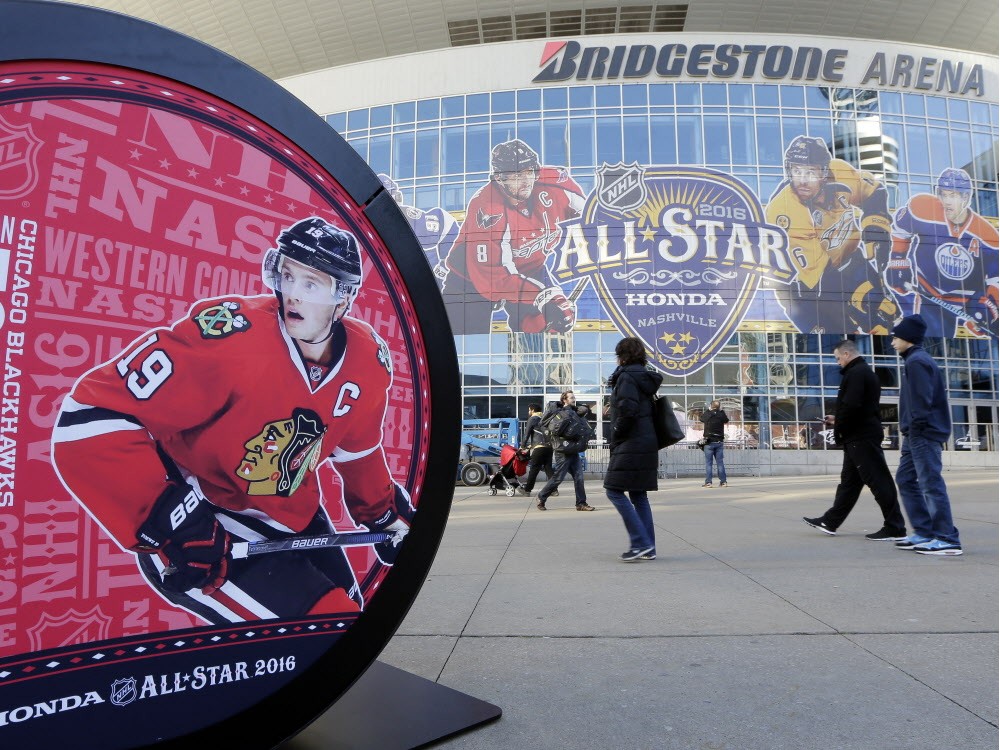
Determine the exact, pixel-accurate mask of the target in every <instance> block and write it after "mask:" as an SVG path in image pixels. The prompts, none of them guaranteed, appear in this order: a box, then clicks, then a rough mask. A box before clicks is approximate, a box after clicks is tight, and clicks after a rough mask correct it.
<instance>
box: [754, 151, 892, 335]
mask: <svg viewBox="0 0 1000 750" xmlns="http://www.w3.org/2000/svg"><path fill="white" fill-rule="evenodd" d="M767 219H768V221H769V222H770V223H772V224H777V225H778V226H779V227H781V228H782V229H784V230H785V232H786V233H787V234H788V240H789V249H790V251H791V256H792V258H793V261H794V262H795V263H796V265H797V267H798V268H797V274H796V276H795V278H794V279H793V280H792V282H791V284H789V285H788V286H787V287H782V286H777V287H775V295H776V296H777V298H778V301H779V303H780V304H781V306H782V307H783V308H784V310H785V313H786V314H787V315H788V318H789V320H791V321H792V323H793V324H794V325H795V326H796V328H798V329H799V331H801V332H803V333H822V332H831V333H881V334H886V333H888V331H889V328H890V327H891V326H892V323H893V320H894V319H895V318H896V317H897V316H898V312H897V310H896V305H895V304H894V303H893V301H892V297H891V295H890V294H889V293H888V292H887V290H885V289H884V287H883V283H882V278H881V276H880V275H879V272H878V270H877V269H878V268H881V267H882V266H884V264H885V262H886V259H887V257H888V254H889V244H890V238H889V211H888V207H887V204H886V190H885V188H884V187H883V186H882V185H881V184H880V183H879V182H878V180H876V179H875V178H874V177H873V176H872V175H870V174H868V173H867V172H862V171H859V170H857V169H855V168H854V167H852V166H851V165H850V164H848V163H847V162H845V161H843V160H841V159H834V158H831V156H830V152H829V150H828V149H827V146H826V144H825V143H824V142H823V140H822V139H820V138H810V137H808V136H797V137H796V138H794V139H793V140H792V142H791V143H790V144H789V145H788V148H787V149H786V150H785V181H784V182H782V183H781V185H779V186H778V189H777V190H776V191H775V193H774V195H772V196H771V199H770V200H769V201H768V204H767Z"/></svg>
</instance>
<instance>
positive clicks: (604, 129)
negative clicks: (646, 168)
mask: <svg viewBox="0 0 1000 750" xmlns="http://www.w3.org/2000/svg"><path fill="white" fill-rule="evenodd" d="M621 160H622V120H621V118H620V117H598V118H597V164H601V163H602V162H603V163H606V164H617V163H618V162H620V161H621Z"/></svg>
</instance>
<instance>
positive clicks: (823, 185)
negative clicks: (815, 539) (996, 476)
mask: <svg viewBox="0 0 1000 750" xmlns="http://www.w3.org/2000/svg"><path fill="white" fill-rule="evenodd" d="M121 5H122V7H123V8H124V3H122V4H121ZM217 5H218V6H221V7H222V8H223V9H224V8H225V6H226V3H219V4H216V3H213V7H214V8H215V9H214V10H213V13H215V14H216V20H218V21H219V29H216V26H215V25H213V24H208V26H207V31H206V29H205V28H204V27H199V26H197V25H196V24H194V23H193V19H191V18H190V17H186V18H183V19H179V18H174V19H163V18H158V17H157V16H156V13H155V12H149V13H147V14H146V17H148V18H150V19H151V20H159V21H160V22H164V23H167V25H173V26H174V27H175V28H179V29H180V30H185V31H191V32H201V33H196V35H198V36H201V37H202V38H203V39H205V40H206V41H209V42H211V43H214V44H216V45H217V46H220V47H222V48H223V49H229V50H230V51H232V52H234V54H237V55H238V56H240V57H242V58H243V59H245V60H247V61H248V62H250V63H251V64H254V65H256V66H257V67H259V68H261V69H262V70H264V72H266V73H268V74H269V75H272V76H274V77H276V78H278V79H279V82H280V83H281V84H282V85H284V86H285V87H287V88H288V89H289V90H290V91H291V92H292V93H294V94H295V95H297V96H298V97H299V98H301V99H302V100H303V101H305V102H306V103H307V104H308V105H310V106H311V107H312V108H313V109H314V110H315V111H317V112H318V113H320V114H321V115H323V116H324V117H325V118H326V119H327V121H328V122H329V124H330V126H331V127H333V128H334V129H336V130H337V132H339V133H340V134H341V135H342V136H343V137H344V138H345V139H347V141H348V142H349V143H350V144H351V145H352V146H353V147H354V148H355V149H356V150H357V151H358V152H359V153H360V154H361V155H362V156H363V157H364V158H365V159H366V160H367V161H368V163H369V164H370V165H371V167H372V169H373V170H374V171H376V172H377V173H380V174H382V175H383V176H384V183H385V184H386V186H387V188H388V189H390V190H392V191H393V192H394V194H395V196H396V198H397V200H398V202H399V203H400V204H401V205H402V206H403V210H404V211H405V212H406V214H407V216H408V218H409V219H410V222H411V224H412V226H413V228H414V231H415V232H416V234H417V237H418V239H419V240H420V243H421V245H422V247H423V248H424V250H425V253H426V255H427V260H428V263H429V265H430V266H431V268H432V269H434V271H435V273H436V274H437V276H438V279H439V282H440V285H441V289H442V294H443V295H444V300H445V304H446V307H447V309H448V313H449V318H450V320H451V323H452V328H453V332H454V333H455V340H456V344H457V348H458V352H459V361H460V367H461V371H462V375H463V391H462V394H461V398H462V401H463V406H464V414H465V416H466V418H468V419H497V418H509V417H517V418H519V419H522V420H523V419H524V418H525V417H526V415H527V405H528V404H529V403H542V402H543V401H548V400H550V399H552V398H557V397H558V394H559V392H560V391H561V390H563V389H564V388H572V389H573V390H574V391H575V392H576V393H577V397H578V400H579V401H580V402H583V403H587V404H590V405H591V406H592V407H593V411H594V414H595V428H596V431H597V435H598V438H599V439H600V438H601V437H603V433H604V424H603V422H602V420H601V414H602V411H603V409H604V405H605V403H606V388H605V386H604V380H605V378H606V377H607V376H608V375H609V374H610V373H611V372H612V370H613V369H614V366H615V362H614V356H613V350H614V345H615V343H616V342H617V341H618V340H619V339H620V338H621V337H622V336H623V335H628V336H638V337H639V338H641V339H642V340H643V341H644V343H645V344H646V347H647V349H648V352H649V355H650V361H651V363H652V364H654V365H655V366H656V367H658V368H659V369H660V370H661V371H662V372H663V373H664V374H665V376H666V377H665V381H664V385H663V387H662V388H661V393H662V394H666V395H668V396H669V398H670V399H671V400H672V401H673V402H674V403H675V408H676V409H677V410H678V411H679V412H682V413H683V414H682V418H683V419H686V420H687V421H688V422H689V431H688V438H689V440H690V441H691V442H693V441H694V440H695V439H696V438H697V437H698V434H699V430H700V423H699V422H698V415H699V414H700V413H701V411H702V410H703V409H704V408H705V406H706V404H707V402H708V401H710V400H712V399H713V398H718V399H720V400H721V401H722V403H723V406H724V408H725V409H726V411H727V412H728V414H729V416H730V419H731V422H730V424H729V430H730V432H729V433H728V434H727V437H728V439H729V440H730V441H731V442H732V443H733V444H734V446H742V447H746V448H751V449H758V450H759V452H760V462H761V463H762V464H763V465H764V466H769V467H772V469H773V470H775V471H776V470H777V469H776V468H775V467H777V466H793V465H805V466H815V465H819V464H829V465H835V464H839V460H840V459H839V456H836V455H823V454H825V453H826V451H827V449H828V448H832V446H831V445H830V444H829V443H830V440H829V437H830V436H829V431H827V430H825V429H824V426H823V425H822V422H821V418H822V416H823V415H824V414H827V413H830V412H831V410H832V405H833V401H834V399H835V397H836V393H837V386H838V383H839V377H840V376H839V369H838V367H837V365H836V363H835V362H834V359H833V356H832V349H833V346H834V345H835V344H836V342H837V341H839V340H841V339H842V338H844V337H845V336H851V337H853V338H855V339H856V340H857V341H858V342H859V345H860V348H861V351H862V353H863V354H864V355H865V357H866V359H868V360H869V362H870V363H871V364H872V365H873V366H874V367H875V369H876V371H877V373H878V375H879V377H880V379H881V382H882V385H883V392H882V396H883V398H882V400H883V415H882V416H883V422H884V423H885V426H886V434H885V440H884V442H883V445H884V446H885V447H886V448H887V449H890V450H892V449H897V448H898V445H899V435H898V429H897V421H898V410H897V403H898V395H899V393H898V386H899V382H900V362H899V358H898V357H897V355H896V354H895V353H894V351H893V350H892V349H891V347H890V346H889V338H888V337H887V336H886V333H887V331H888V328H890V327H891V325H892V322H893V320H896V319H898V318H899V317H900V316H902V315H904V314H908V313H912V312H920V313H921V314H922V315H923V316H924V317H925V319H926V320H927V322H928V334H927V339H926V341H925V348H927V349H928V351H930V352H931V353H932V354H933V355H934V356H935V357H936V358H937V361H938V362H939V364H940V365H941V367H942V370H943V373H944V374H945V377H946V379H947V384H948V388H949V397H950V401H951V405H952V417H953V422H954V430H953V436H952V439H951V441H950V442H949V445H948V447H949V449H950V451H952V452H953V455H952V456H950V459H949V460H950V461H951V465H995V464H996V458H995V453H994V454H992V455H990V454H989V453H986V452H989V451H996V450H997V439H998V435H997V427H996V425H997V407H998V399H997V376H998V368H997V362H998V344H997V330H998V329H997V303H998V289H997V286H998V276H1000V273H998V243H997V228H996V227H997V216H998V207H997V177H998V168H997V151H998V132H1000V122H998V120H1000V116H998V58H997V8H996V6H995V5H994V4H992V3H988V2H985V1H980V0H974V1H973V2H969V3H966V5H965V6H964V7H962V8H956V7H953V6H951V5H949V4H945V3H942V2H940V1H938V2H926V3H918V4H901V5H899V7H898V8H896V9H894V10H893V11H892V12H891V13H890V14H888V15H884V16H880V17H878V18H875V17H874V16H873V13H874V10H873V9H872V8H871V7H869V6H868V5H867V4H866V3H863V2H860V1H858V2H847V3H841V4H838V5H837V6H836V8H831V7H829V6H827V5H824V6H822V12H821V13H819V14H818V15H817V12H818V10H819V8H818V6H816V5H815V4H813V3H810V2H808V1H807V0H796V1H795V2H788V3H786V2H778V1H776V0H763V1H762V2H761V3H758V4H753V7H750V6H748V5H747V4H745V3H738V2H733V1H732V0H726V1H725V2H715V3H708V2H702V3H692V4H690V5H659V4H657V5H646V6H631V5H624V4H617V5H613V6H610V5H602V6H601V7H591V6H592V5H593V4H592V3H585V4H583V5H584V7H577V6H574V5H573V4H570V3H566V2H555V1H554V0H550V1H549V2H544V1H542V0H539V1H537V2H526V3H517V4H516V5H515V4H496V3H493V4H488V3H483V2H480V3H477V4H465V3H445V4H444V5H443V6H442V4H441V3H430V2H426V0H393V1H392V2H389V3H384V4H383V3H379V4H377V7H375V14H374V15H369V16H367V17H366V18H362V15H361V13H360V12H359V11H358V8H357V7H355V6H356V5H357V4H356V3H351V2H348V0H341V1H340V2H334V3H324V4H323V6H324V7H325V8H326V10H325V11H323V12H325V13H327V15H326V16H323V17H320V16H318V15H316V14H318V13H319V12H320V11H319V10H317V9H315V8H313V4H312V3H304V4H301V5H303V6H304V7H305V8H306V10H304V9H303V7H299V5H298V4H297V5H296V9H294V10H293V9H289V11H288V14H286V13H285V11H284V10H281V14H280V21H281V28H280V29H271V28H269V27H267V26H266V24H265V23H263V22H260V23H259V25H258V26H257V27H256V28H255V29H253V34H256V37H257V40H258V42H259V44H257V45H255V44H248V43H246V41H247V40H246V39H243V40H242V41H243V46H242V47H241V46H240V42H241V38H240V37H239V35H238V34H236V33H234V32H233V30H232V29H230V28H229V27H227V26H226V24H225V23H224V21H225V20H226V19H225V18H223V17H222V14H223V12H224V10H220V9H219V8H217V7H215V6H217ZM268 5H270V4H268ZM316 5H317V6H318V5H319V4H318V3H317V4H316ZM918 6H919V7H918ZM105 7H113V6H107V5H106V6H105ZM366 8H367V9H368V11H371V10H372V6H366ZM307 11H308V12H307ZM128 12H130V13H136V8H135V7H133V4H129V7H128ZM309 12H312V13H313V14H314V15H313V16H312V17H310V16H309ZM248 15H252V14H248ZM310 19H311V21H310ZM275 20H279V19H278V18H277V17H276V18H275ZM186 23H190V24H191V28H190V29H188V28H185V24H186ZM237 23H244V24H245V22H237ZM337 25H340V28H339V29H338V30H337V31H336V32H334V29H333V26H337ZM227 29H228V30H227ZM296 29H300V31H301V33H298V32H296ZM213 30H214V31H215V32H216V33H217V34H218V36H217V37H216V38H213V37H212V36H211V33H209V32H212V31H213ZM268 34H271V35H272V36H273V39H272V43H270V44H269V43H267V40H268V38H269V37H268ZM314 47H315V49H314ZM285 53H291V54H285ZM255 55H256V57H255ZM317 68H321V69H317ZM971 452H978V453H971ZM767 470H768V469H765V471H767Z"/></svg>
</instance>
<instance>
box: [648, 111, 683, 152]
mask: <svg viewBox="0 0 1000 750" xmlns="http://www.w3.org/2000/svg"><path fill="white" fill-rule="evenodd" d="M649 130H650V134H649V135H650V144H649V145H650V161H651V162H652V163H653V164H676V163H677V129H676V125H675V123H674V118H673V117H670V116H668V115H653V117H651V118H650V127H649Z"/></svg>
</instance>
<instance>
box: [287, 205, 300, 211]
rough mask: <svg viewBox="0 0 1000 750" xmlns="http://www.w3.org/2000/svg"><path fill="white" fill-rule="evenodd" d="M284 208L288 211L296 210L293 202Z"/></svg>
mask: <svg viewBox="0 0 1000 750" xmlns="http://www.w3.org/2000/svg"><path fill="white" fill-rule="evenodd" d="M285 208H287V209H288V210H289V211H296V210H298V209H297V208H296V206H295V204H294V203H289V204H288V205H287V206H286V207H285Z"/></svg>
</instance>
